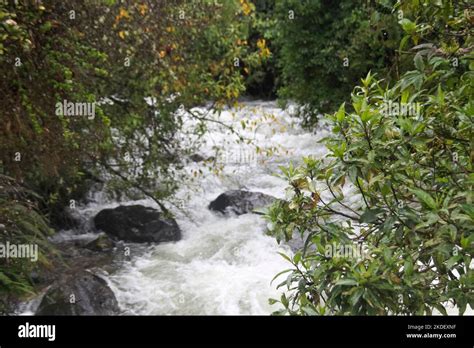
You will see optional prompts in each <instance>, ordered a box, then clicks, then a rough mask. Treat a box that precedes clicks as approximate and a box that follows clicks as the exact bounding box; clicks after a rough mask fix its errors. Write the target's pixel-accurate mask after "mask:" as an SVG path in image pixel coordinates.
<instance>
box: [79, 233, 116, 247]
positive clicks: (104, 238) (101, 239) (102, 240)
mask: <svg viewBox="0 0 474 348" xmlns="http://www.w3.org/2000/svg"><path fill="white" fill-rule="evenodd" d="M114 246H115V243H114V241H113V240H112V239H110V237H109V236H108V235H106V234H104V233H101V234H99V235H97V238H96V239H94V240H92V241H90V242H88V243H87V244H86V245H85V246H84V247H85V248H87V249H89V250H93V251H109V250H111V249H113V247H114Z"/></svg>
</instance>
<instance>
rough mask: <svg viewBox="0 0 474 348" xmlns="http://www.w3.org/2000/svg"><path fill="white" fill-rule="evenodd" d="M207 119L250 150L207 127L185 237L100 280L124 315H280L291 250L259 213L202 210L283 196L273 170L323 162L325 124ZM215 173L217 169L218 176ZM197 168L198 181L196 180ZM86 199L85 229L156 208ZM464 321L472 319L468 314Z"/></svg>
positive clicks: (261, 109)
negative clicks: (246, 198) (224, 201)
mask: <svg viewBox="0 0 474 348" xmlns="http://www.w3.org/2000/svg"><path fill="white" fill-rule="evenodd" d="M207 117H214V118H215V119H218V120H219V121H221V122H224V123H225V124H226V125H231V126H233V127H234V128H235V129H236V130H238V133H239V134H240V135H242V136H243V137H244V138H245V139H250V140H251V144H248V143H247V142H238V141H236V140H237V137H236V136H235V135H233V134H232V133H231V132H230V131H229V129H228V128H227V127H224V126H222V125H220V124H218V123H212V122H211V123H210V124H209V131H208V132H207V133H206V135H205V137H204V138H203V139H201V142H202V144H201V146H200V150H199V153H200V154H201V155H202V156H203V157H204V158H209V157H214V158H215V161H213V162H212V163H216V165H215V166H214V167H213V168H210V170H209V169H205V166H204V164H203V163H195V162H192V161H189V162H188V164H187V165H186V166H185V168H184V169H183V172H184V173H187V175H188V177H191V178H194V179H193V180H192V181H186V182H185V183H184V184H183V185H182V188H181V190H180V191H179V192H177V194H176V199H178V200H179V201H181V202H182V203H183V204H182V206H181V207H180V209H177V208H173V207H172V206H170V208H171V210H172V211H173V212H174V213H175V215H176V219H177V222H178V224H179V226H180V228H181V230H182V234H183V236H182V240H180V241H179V242H176V243H163V244H159V245H144V244H127V246H129V247H130V249H131V258H130V260H129V261H126V262H124V263H123V264H121V267H120V269H119V270H118V271H116V272H114V273H113V274H111V275H105V277H106V279H107V280H108V283H109V285H110V286H111V288H112V289H113V291H114V292H115V295H116V297H117V299H118V301H119V305H120V307H121V309H122V310H123V313H124V314H144V315H147V314H152V315H160V314H164V315H166V314H171V315H173V314H189V315H198V314H230V315H232V314H270V313H271V312H273V311H275V310H277V309H278V307H277V306H276V305H273V306H270V305H269V303H268V299H269V298H278V297H279V291H278V290H277V289H276V284H278V283H279V281H275V282H274V283H271V280H272V278H273V277H274V276H275V275H276V274H277V273H278V272H280V271H282V270H284V269H287V268H289V266H290V265H289V264H288V263H287V262H286V261H285V260H284V259H283V258H282V257H281V256H280V255H279V254H278V252H284V253H287V254H291V250H290V249H289V247H288V246H287V245H278V244H277V243H276V240H275V239H274V238H273V237H270V236H267V235H266V234H265V229H266V222H265V221H264V219H263V218H262V216H260V215H256V214H244V215H241V216H226V217H225V216H221V215H218V214H215V213H213V212H211V211H209V210H208V208H207V206H208V204H209V203H210V202H211V201H212V200H214V199H215V198H216V197H217V196H218V195H219V194H221V193H223V192H225V191H227V190H232V189H246V190H249V191H256V192H263V193H266V194H270V195H273V196H275V197H277V198H284V197H285V188H286V186H287V183H286V182H285V181H284V180H282V179H280V178H278V177H277V176H275V174H276V173H278V171H279V169H278V166H279V165H288V164H289V163H290V162H294V163H298V162H300V161H301V158H302V157H303V156H308V155H311V156H314V157H318V158H321V157H322V156H324V154H325V153H326V150H325V147H324V146H323V145H321V144H320V143H319V140H320V139H321V138H323V137H326V136H328V135H329V131H328V129H327V128H326V127H325V125H324V122H320V124H321V125H320V126H319V127H318V128H317V130H316V132H314V133H311V132H309V131H306V130H303V129H302V128H301V126H300V125H299V124H298V122H297V119H296V118H293V117H291V116H290V114H289V112H288V111H286V110H282V109H280V108H279V107H277V106H276V104H275V103H274V102H262V101H259V102H247V103H244V104H242V105H241V106H240V107H238V108H235V109H230V110H227V111H224V112H222V113H221V114H220V115H212V114H211V115H207ZM185 119H186V117H185ZM242 121H244V123H245V127H244V125H243V123H242ZM195 123H196V122H195V120H193V119H190V118H187V121H186V122H185V127H184V129H185V130H186V129H192V127H193V126H195ZM181 136H182V141H183V142H186V141H189V142H191V143H193V142H194V141H196V139H193V138H192V136H191V135H190V134H189V133H186V132H183V134H181ZM257 146H258V148H259V152H258V153H257V152H256V147H257ZM267 150H269V151H270V152H268V153H267ZM216 151H217V152H216ZM215 167H218V168H219V170H218V171H217V172H214V170H213V169H215ZM199 170H201V172H202V174H199V175H197V176H195V173H197V172H198V171H199ZM350 191H351V187H350V186H348V187H345V188H344V192H345V195H346V196H347V197H349V200H348V202H347V203H348V204H350V205H351V206H352V207H353V208H356V209H357V207H358V206H360V204H361V199H360V197H359V196H358V195H356V194H354V192H352V193H351V192H350ZM91 198H92V201H91V202H89V204H87V205H85V206H82V207H80V208H79V209H78V213H79V214H80V215H81V216H82V218H83V219H84V220H86V221H89V222H90V221H91V218H92V217H93V216H94V215H95V214H97V213H98V212H99V211H100V210H102V209H105V208H111V207H115V206H118V205H119V204H125V205H128V204H142V205H145V206H151V207H155V208H157V207H156V204H155V203H154V202H153V201H152V200H151V199H143V200H139V201H121V202H117V201H110V200H109V199H108V198H107V197H106V196H105V195H104V194H103V193H102V192H100V191H99V192H95V193H93V195H92V197H91ZM86 229H87V228H86ZM56 237H57V239H60V240H64V239H68V238H72V239H77V238H90V237H91V233H87V234H82V235H76V234H75V232H74V231H63V232H61V233H59V234H58V235H57V236H56ZM38 304H39V299H35V300H34V301H31V302H29V303H27V304H25V305H24V306H22V308H20V310H19V313H22V314H32V313H34V311H35V309H34V308H35V307H37V305H38ZM23 307H24V308H23ZM447 310H448V313H449V314H451V315H456V314H457V313H458V311H457V308H456V307H453V306H452V305H447ZM435 313H437V311H435ZM437 314H439V313H437ZM466 314H469V315H473V314H474V313H473V311H472V309H468V311H467V312H466Z"/></svg>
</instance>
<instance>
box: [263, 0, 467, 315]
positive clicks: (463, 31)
mask: <svg viewBox="0 0 474 348" xmlns="http://www.w3.org/2000/svg"><path fill="white" fill-rule="evenodd" d="M397 11H398V13H402V14H403V17H402V18H400V20H399V23H400V25H401V27H402V29H403V38H402V39H401V40H400V44H399V52H400V53H401V54H402V55H404V56H408V57H409V58H410V59H411V60H412V62H413V63H412V66H411V67H410V68H409V70H408V71H401V77H400V78H399V79H397V80H394V81H392V82H391V83H389V84H388V86H386V84H385V83H384V82H385V81H384V80H383V78H384V77H385V75H384V74H380V75H377V76H376V75H375V74H371V73H369V74H368V75H367V76H366V77H365V78H363V79H362V81H361V84H360V85H359V86H357V87H355V88H354V90H353V92H352V94H351V99H350V100H351V101H350V105H348V104H344V103H343V104H342V105H341V106H340V108H339V110H338V111H337V112H336V113H334V114H331V115H329V116H328V118H329V120H330V122H331V124H332V127H333V133H334V136H333V137H331V138H329V139H326V144H327V148H328V155H327V156H326V158H324V159H322V160H315V159H313V158H311V157H308V158H305V159H304V164H303V165H301V166H298V167H295V166H290V167H288V168H282V172H283V174H282V176H283V177H284V178H285V179H286V180H288V183H289V185H290V186H289V187H288V193H289V196H290V197H291V198H290V199H289V201H287V202H283V203H279V204H277V205H275V206H274V207H273V208H272V209H271V211H270V212H269V214H268V216H267V218H268V219H269V220H270V222H271V228H270V233H271V234H273V235H275V236H276V237H277V238H278V239H279V240H284V239H290V238H291V237H292V235H293V234H296V233H301V234H302V236H303V237H304V238H305V241H306V242H305V246H304V248H303V249H302V250H300V251H299V252H297V253H296V254H295V255H294V257H292V258H289V257H287V259H288V261H289V262H291V264H292V268H290V269H288V270H286V271H284V272H283V273H288V276H287V279H286V281H284V282H283V283H282V284H280V285H279V286H280V287H286V288H287V293H286V294H284V295H283V296H282V297H281V299H279V301H278V302H281V303H282V304H283V306H284V308H285V309H284V310H282V311H281V312H280V313H290V314H302V315H304V314H309V315H324V314H326V315H328V314H329V315H330V314H358V315H360V314H369V315H374V314H431V313H432V311H433V310H434V309H437V310H438V311H439V312H441V313H444V314H446V309H445V306H446V303H447V302H451V303H452V304H455V305H457V307H458V308H459V313H461V314H462V313H463V312H464V311H465V310H466V307H467V305H470V307H471V308H474V291H473V290H474V273H473V270H472V256H473V252H474V248H473V246H474V233H473V231H474V205H473V192H474V190H473V184H474V172H473V169H474V168H473V165H472V161H473V159H474V147H473V146H474V144H473V139H474V134H473V119H474V118H473V112H474V108H473V106H474V105H473V100H472V95H473V93H474V91H473V84H472V82H473V68H474V66H473V62H472V58H473V53H472V49H473V40H472V32H471V28H472V21H473V18H474V17H473V13H472V7H470V6H469V5H468V4H467V2H462V1H459V2H451V1H437V2H433V1H400V2H399V3H397V5H396V7H395V8H394V14H397ZM295 54H296V53H295ZM302 73H303V71H300V74H302ZM315 83H317V81H316V82H315ZM326 92H329V90H327V91H326ZM393 105H397V106H398V108H397V109H394V108H393ZM403 106H405V109H402V107H403ZM407 106H412V108H411V109H410V110H408V109H407V108H406V107H407ZM403 110H404V111H403ZM354 201H359V202H361V203H360V204H359V205H357V204H356V205H354V204H353V203H354ZM351 202H352V204H351ZM275 301H276V300H272V302H275Z"/></svg>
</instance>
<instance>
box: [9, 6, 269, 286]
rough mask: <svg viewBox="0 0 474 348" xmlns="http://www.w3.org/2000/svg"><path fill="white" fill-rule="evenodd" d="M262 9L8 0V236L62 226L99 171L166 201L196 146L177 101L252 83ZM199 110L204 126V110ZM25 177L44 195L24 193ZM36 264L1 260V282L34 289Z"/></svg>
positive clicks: (220, 95)
mask: <svg viewBox="0 0 474 348" xmlns="http://www.w3.org/2000/svg"><path fill="white" fill-rule="evenodd" d="M252 9H253V5H252V4H251V3H249V2H247V1H244V0H242V1H225V2H217V1H198V0H196V1H180V0H176V1H168V0H166V1H151V0H150V1H146V0H144V1H140V2H122V1H114V0H107V1H106V0H104V1H73V2H63V1H52V2H42V1H36V2H30V1H20V2H17V1H8V2H5V1H2V2H1V3H0V72H1V76H2V79H1V80H0V92H1V94H2V107H1V109H2V110H1V113H2V116H1V121H2V122H0V148H1V154H2V155H1V158H0V174H2V178H3V179H2V190H4V191H5V194H4V195H2V196H1V197H0V206H1V209H2V214H0V223H1V224H2V230H4V231H6V232H1V233H2V234H1V238H0V241H1V242H5V241H6V240H8V241H10V242H11V243H15V242H16V243H20V242H25V239H26V240H27V239H28V238H30V240H31V242H32V243H33V242H37V241H38V240H39V239H38V237H39V236H44V235H45V234H46V232H47V231H46V230H45V229H44V228H43V227H44V226H43V225H45V224H46V225H47V223H48V220H49V221H51V223H53V224H54V225H55V226H63V225H64V223H66V222H67V221H66V220H67V218H66V214H65V210H66V208H67V207H69V206H70V204H74V201H75V200H77V199H80V198H81V196H82V195H83V194H84V192H85V191H87V189H88V186H89V184H90V181H91V180H94V178H97V177H99V176H100V177H104V176H105V177H107V178H108V180H109V187H111V188H115V189H116V191H117V192H120V193H121V194H123V193H127V192H129V191H135V192H138V193H140V194H145V195H148V196H150V197H152V198H153V199H155V200H156V202H157V203H158V204H160V205H161V206H162V208H163V209H165V208H164V206H163V205H162V203H161V201H162V199H164V198H165V197H167V196H169V195H170V193H172V192H173V190H174V189H175V188H176V183H177V182H178V181H179V178H177V177H176V176H175V174H174V171H173V168H175V167H176V166H179V163H180V161H182V159H183V154H186V153H188V152H189V151H192V149H187V148H182V146H181V144H180V143H179V141H178V139H177V138H176V137H175V134H176V133H177V132H178V131H179V130H180V127H181V125H182V119H181V115H182V113H176V110H177V109H179V108H181V109H188V108H191V107H193V106H196V105H200V104H203V103H208V102H211V103H212V104H213V105H214V109H220V108H222V107H223V106H224V105H226V104H227V103H231V102H232V101H233V100H235V99H236V98H237V97H238V96H239V94H240V93H241V92H242V91H243V90H244V84H243V77H242V71H241V70H242V69H244V67H245V68H247V67H248V68H250V67H252V66H254V65H255V64H258V62H259V61H260V60H261V55H262V53H261V52H260V51H258V50H254V49H252V48H250V47H249V46H248V45H246V44H245V41H246V38H247V36H248V27H249V22H250V21H251V19H252V15H253V10H252ZM145 97H146V98H147V99H145ZM68 102H73V103H89V104H84V105H91V104H93V105H94V107H95V109H94V113H89V114H87V115H82V116H77V115H76V116H73V117H71V116H66V115H65V113H64V112H63V111H61V110H60V109H58V103H60V104H63V105H66V103H68ZM194 117H196V118H197V119H198V120H199V121H200V122H199V126H198V127H197V128H196V130H195V133H196V134H202V132H203V131H204V130H205V116H204V115H194ZM137 159H139V160H137ZM18 186H22V187H23V189H25V190H28V192H33V193H34V195H33V196H32V195H30V196H28V197H27V198H25V199H19V198H18V197H16V195H15V193H16V192H17V191H18V190H20V189H17V187H18ZM23 189H21V190H20V191H22V190H23ZM34 211H35V212H37V213H38V219H34V220H35V221H37V223H33V222H31V224H30V225H29V226H28V230H27V231H25V229H24V228H22V227H21V226H20V224H21V223H23V224H26V223H27V221H29V220H30V218H33V217H34V216H35V215H32V214H36V213H33V212H34ZM12 215H14V218H13V217H12ZM19 262H20V261H19ZM29 270H30V267H24V268H22V267H20V268H13V267H11V265H10V264H8V262H7V261H5V260H3V259H2V260H0V283H1V284H2V291H4V292H7V293H9V292H12V293H22V292H24V291H29V290H31V286H30V285H31V284H30V282H29V281H28V276H29V274H28V272H29Z"/></svg>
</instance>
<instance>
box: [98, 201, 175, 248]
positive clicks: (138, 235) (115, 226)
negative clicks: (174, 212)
mask: <svg viewBox="0 0 474 348" xmlns="http://www.w3.org/2000/svg"><path fill="white" fill-rule="evenodd" d="M94 224H95V227H96V228H97V229H99V230H102V231H104V232H105V233H107V234H109V235H111V236H113V237H115V238H117V239H119V240H123V241H127V242H135V243H147V242H152V243H161V242H174V241H178V240H180V239H181V230H180V229H179V226H178V224H177V223H176V221H175V220H174V219H172V218H169V217H165V216H164V214H163V213H160V212H159V211H158V210H156V209H153V208H150V207H145V206H143V205H127V206H123V205H121V206H119V207H117V208H114V209H104V210H101V211H100V212H99V213H98V214H97V215H96V216H95V217H94Z"/></svg>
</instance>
